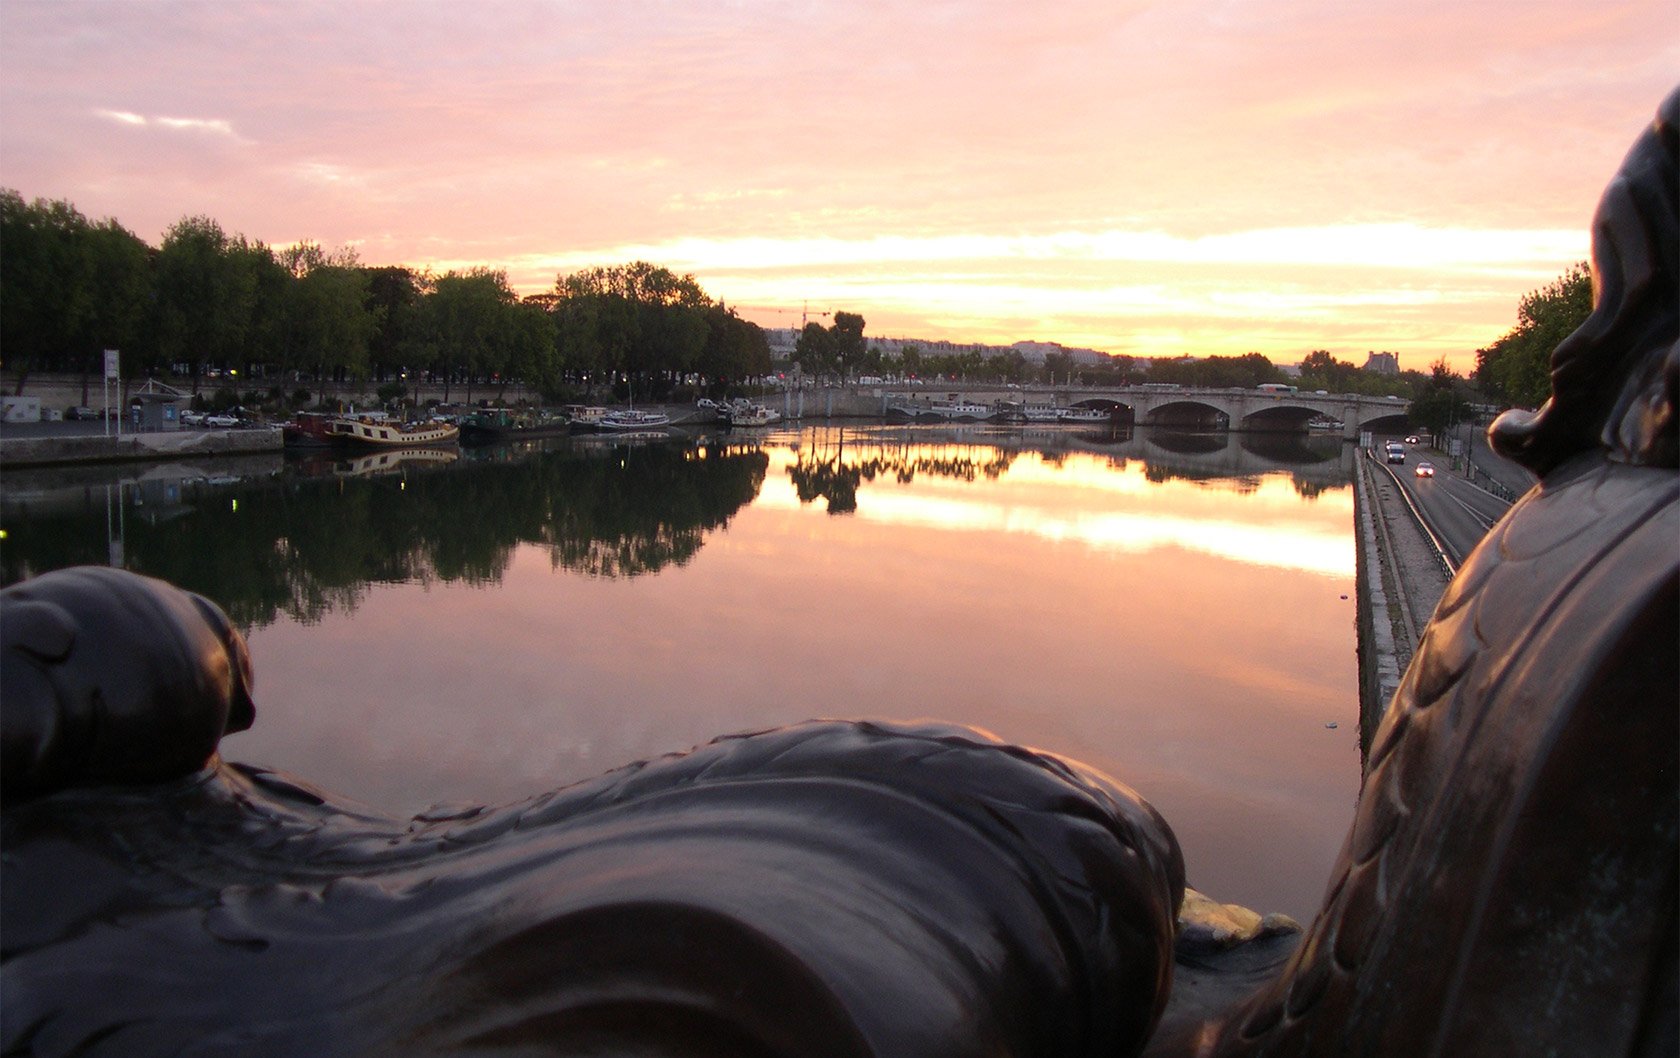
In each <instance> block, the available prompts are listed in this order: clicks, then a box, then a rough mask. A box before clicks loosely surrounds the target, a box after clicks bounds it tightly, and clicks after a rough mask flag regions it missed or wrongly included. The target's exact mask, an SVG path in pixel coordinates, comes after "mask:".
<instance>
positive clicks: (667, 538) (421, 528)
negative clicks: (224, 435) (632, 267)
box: [5, 444, 769, 627]
mask: <svg viewBox="0 0 1680 1058" xmlns="http://www.w3.org/2000/svg"><path fill="white" fill-rule="evenodd" d="M768 466H769V457H768V456H767V455H766V454H765V453H764V452H762V451H758V450H756V449H750V450H742V449H733V450H732V449H725V448H721V447H718V448H710V449H696V448H691V447H686V446H677V445H664V444H661V445H651V446H628V445H624V446H618V447H615V448H613V449H611V450H609V451H603V452H597V453H592V454H591V455H587V456H586V455H580V454H579V453H578V452H576V451H569V450H557V451H548V452H538V453H533V454H532V455H531V456H529V457H528V458H521V459H520V460H518V461H507V462H485V461H474V462H471V463H465V462H463V463H458V464H455V465H454V466H451V467H447V468H443V469H431V468H427V469H419V470H405V471H403V472H400V473H394V474H389V475H384V476H380V477H365V478H303V477H298V476H294V475H280V476H277V477H275V478H273V479H270V480H266V481H261V482H256V483H247V484H243V485H240V486H237V487H231V488H229V487H217V488H212V487H209V486H204V485H199V486H194V487H188V488H185V489H183V492H182V495H181V497H180V509H179V511H178V512H177V513H176V514H175V516H174V517H172V518H171V519H170V520H168V521H167V522H160V523H158V524H151V523H150V522H148V521H147V519H146V518H145V517H143V516H142V509H141V508H134V509H132V510H131V511H130V512H129V514H128V517H127V521H126V526H125V529H126V532H125V534H124V536H125V539H124V552H125V558H124V565H126V566H127V567H128V568H129V569H132V570H135V571H136V572H140V573H146V574H149V575H152V576H157V577H162V578H164V579H166V580H170V581H173V582H174V583H176V584H179V585H181V586H182V587H185V588H188V589H190V590H193V591H197V592H201V593H203V594H205V595H207V596H209V597H210V598H213V599H215V600H216V601H217V602H219V603H221V604H222V606H223V607H225V608H226V609H227V610H228V612H229V614H230V615H231V616H232V617H233V619H234V620H235V621H236V622H238V623H239V624H241V625H243V626H245V627H253V626H261V625H264V624H268V623H270V622H272V621H273V620H275V619H276V617H278V616H279V615H281V614H285V615H287V616H290V617H293V618H295V619H298V620H301V621H305V622H312V621H316V620H319V619H320V618H321V617H323V616H325V615H326V614H327V613H329V612H332V611H334V610H342V609H353V608H355V607H356V606H357V605H358V604H359V603H360V602H361V600H362V598H363V597H364V595H365V594H366V592H367V590H368V586H369V585H371V584H376V583H419V584H430V583H434V582H437V581H447V582H464V583H468V584H489V583H494V582H496V581H498V580H500V578H501V576H502V574H503V572H504V571H505V570H506V569H507V566H508V563H509V561H510V560H511V558H512V555H513V552H514V549H515V548H516V547H518V546H520V545H537V546H541V547H545V548H546V549H547V550H548V552H549V555H550V558H551V561H552V562H553V563H554V565H555V566H557V567H565V568H568V569H574V570H577V571H579V572H583V573H588V574H591V575H594V576H605V577H621V576H623V577H628V576H636V575H638V574H641V573H649V572H653V571H655V570H658V569H661V568H663V567H664V566H666V565H669V564H671V563H681V562H685V561H687V560H688V559H689V558H691V557H692V556H693V555H694V554H695V552H697V551H698V550H699V549H700V547H701V545H702V543H703V542H704V538H705V535H706V533H707V532H709V531H711V530H714V529H717V528H719V527H721V526H723V525H725V524H727V523H728V521H729V519H730V518H731V517H733V516H734V514H735V512H737V511H738V510H740V509H741V507H743V506H745V505H746V504H748V503H750V502H751V501H752V500H753V499H754V498H755V497H756V496H757V495H758V490H759V489H760V488H761V487H762V485H763V483H764V475H765V472H766V469H767V468H768ZM20 535H21V539H20ZM12 537H13V538H12V539H11V540H9V541H8V545H9V546H8V555H7V559H8V565H7V566H6V568H5V573H6V575H7V577H8V582H10V581H11V580H15V579H19V578H20V577H21V576H22V575H23V573H25V572H30V571H41V570H46V569H55V568H59V567H61V566H68V565H77V564H82V563H104V562H106V561H108V554H107V552H106V532H105V508H104V505H103V492H101V493H100V498H99V499H98V501H97V502H94V501H92V500H90V501H89V502H88V503H87V504H86V505H85V507H84V508H83V509H82V510H81V511H80V512H79V513H77V514H73V515H61V516H58V517H55V518H53V519H47V520H44V521H41V522H31V523H30V525H29V527H28V529H27V530H25V531H24V532H22V533H21V534H20V533H17V532H14V533H13V534H12ZM64 542H75V543H71V544H66V543H64ZM20 554H22V555H27V558H24V559H19V558H18V556H19V555H20ZM14 574H15V575H14Z"/></svg>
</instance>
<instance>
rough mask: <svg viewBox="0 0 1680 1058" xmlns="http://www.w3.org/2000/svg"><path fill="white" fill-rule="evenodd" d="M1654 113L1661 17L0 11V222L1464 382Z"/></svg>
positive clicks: (345, 7)
mask: <svg viewBox="0 0 1680 1058" xmlns="http://www.w3.org/2000/svg"><path fill="white" fill-rule="evenodd" d="M1677 80H1680V15H1677V14H1676V12H1675V8H1674V6H1673V0H1638V2H1615V0H1593V2H1588V0H1510V2H1506V0H1439V2H1438V0H1170V2H1169V0H1162V2H1156V3H1149V2H1141V0H1133V2H1128V0H1063V2H1059V3H1056V4H1023V3H1020V2H1018V0H1011V2H1008V3H991V2H964V3H956V2H939V0H924V2H915V3H911V2H857V0H806V2H782V3H778V2H771V0H727V2H718V0H672V2H669V3H654V2H638V0H614V2H611V3H606V2H602V3H573V2H553V3H534V2H533V3H502V4H494V3H482V2H473V3H421V2H418V0H388V2H372V0H367V2H353V0H352V2H336V3H323V4H310V3H303V2H281V3H271V4H263V3H254V2H249V3H248V2H240V0H224V2H217V3H150V2H144V0H126V2H118V0H108V2H76V0H53V2H39V0H4V2H3V3H0V185H3V186H5V187H9V188H13V189H15V190H17V191H19V192H20V193H21V194H22V195H23V196H24V197H25V198H28V199H33V198H38V197H39V198H52V199H67V200H69V201H70V202H72V203H74V204H75V205H76V206H77V207H78V208H79V209H81V211H82V212H84V213H86V214H88V215H89V216H91V217H93V218H95V219H101V218H105V217H113V218H115V219H117V220H118V221H120V222H121V223H122V224H124V225H125V226H126V227H128V228H129V229H130V230H132V231H134V232H135V233H136V234H138V235H139V236H140V237H142V238H143V239H145V240H146V241H148V242H150V243H152V244H153V245H157V244H158V243H159V242H161V241H162V238H163V235H164V232H165V231H166V230H167V229H168V227H169V226H170V225H171V224H173V223H174V222H175V221H177V220H179V219H180V218H182V217H183V216H188V215H198V214H203V215H208V216H210V217H213V218H215V219H216V220H217V221H219V222H220V223H221V224H222V226H223V227H224V228H225V229H227V230H228V231H229V232H231V233H237V234H242V235H245V236H247V237H248V238H251V239H254V240H260V241H263V242H266V243H269V244H270V245H275V246H279V245H284V244H288V243H291V242H294V241H297V240H303V239H308V240H313V241H315V242H318V243H321V244H322V245H324V246H326V247H328V248H333V249H336V248H338V247H342V246H351V247H354V248H355V250H356V252H357V253H358V255H359V256H360V259H361V260H362V261H363V262H364V263H368V264H407V265H411V266H414V267H416V268H431V269H433V270H434V271H436V272H440V273H441V272H443V271H446V270H449V269H464V268H468V267H473V266H478V265H485V266H489V267H492V268H502V269H506V271H507V273H508V276H509V279H510V280H511V282H512V283H513V285H514V286H515V288H517V289H518V290H520V291H521V292H522V293H533V292H536V291H539V290H543V289H549V288H551V287H552V285H553V283H554V279H555V276H556V275H557V274H560V273H566V272H571V271H575V270H578V269H580V268H585V267H589V266H592V265H610V264H619V263H623V262H626V261H630V260H634V259H638V258H639V259H646V260H649V261H652V262H654V263H656V264H661V265H664V266H666V267H669V268H671V269H672V270H674V271H677V272H689V273H692V274H693V275H694V276H695V278H696V279H697V280H699V282H700V284H701V285H702V286H703V287H704V288H705V290H706V291H707V292H708V293H709V294H711V295H712V296H713V297H716V298H721V299H723V300H724V301H726V302H728V303H730V304H732V305H735V306H737V307H738V308H739V309H740V311H741V313H742V315H744V316H746V317H747V318H749V319H753V320H755V321H757V322H759V323H761V324H764V325H766V326H787V325H789V324H792V325H797V324H798V322H799V319H800V313H801V310H802V308H803V307H804V306H806V305H809V308H810V311H811V313H812V314H813V315H814V314H817V313H820V312H824V311H832V310H837V309H844V310H849V311H853V312H857V313H860V314H862V315H863V316H864V317H865V318H866V320H867V321H868V324H867V333H868V334H870V335H883V336H916V337H923V338H946V339H951V340H954V341H965V342H966V341H980V342H988V343H1007V342H1010V341H1014V340H1018V339H1035V340H1040V341H1060V342H1063V343H1065V344H1069V345H1077V346H1090V347H1093V348H1097V349H1103V350H1107V351H1109V352H1114V353H1125V354H1131V355H1139V356H1173V355H1178V354H1181V353H1189V354H1192V355H1209V354H1221V355H1234V354H1240V353H1243V352H1248V351H1251V350H1253V351H1259V352H1263V353H1265V354H1266V355H1268V356H1270V357H1271V358H1272V359H1273V360H1274V361H1277V362H1279V363H1293V362H1296V361H1299V360H1300V358H1301V357H1302V356H1303V355H1305V354H1306V353H1307V352H1309V351H1310V350H1313V349H1319V348H1324V349H1329V350H1330V351H1331V352H1333V353H1335V354H1336V355H1337V356H1339V357H1341V358H1343V359H1349V360H1353V361H1355V362H1356V363H1363V361H1364V356H1365V353H1366V352H1367V351H1368V350H1373V349H1385V350H1394V351H1398V352H1399V353H1400V354H1401V365H1402V366H1403V367H1408V368H1411V367H1415V368H1420V369H1426V368H1427V367H1428V365H1429V363H1430V362H1431V361H1433V360H1434V359H1436V358H1437V357H1439V356H1442V355H1445V356H1446V357H1447V358H1448V360H1449V362H1451V363H1452V364H1453V365H1454V366H1455V367H1457V368H1459V369H1460V370H1468V369H1469V368H1470V367H1471V366H1472V365H1473V362H1474V351H1475V349H1476V348H1477V347H1478V346H1482V345H1486V344H1488V343H1489V342H1491V341H1492V340H1494V339H1495V338H1497V337H1499V336H1500V335H1501V334H1503V333H1504V332H1505V331H1507V330H1509V329H1510V328H1511V326H1512V325H1513V324H1514V323H1515V321H1516V306H1517V301H1518V299H1519V298H1520V297H1521V296H1522V294H1524V293H1525V292H1527V291H1529V290H1533V289H1535V288H1537V287H1539V286H1543V285H1544V284H1546V283H1547V282H1550V281H1551V280H1552V279H1555V278H1556V277H1557V276H1558V275H1559V274H1560V273H1562V272H1563V271H1564V270H1565V269H1567V268H1568V266H1569V265H1570V264H1571V263H1573V262H1575V261H1579V260H1584V259H1585V258H1586V257H1587V252H1588V243H1587V235H1586V228H1587V225H1588V222H1589V221H1590V219H1591V215H1592V211H1593V208H1594V206H1595V204H1596V203H1597V200H1598V196H1599V194H1600V193H1601V191H1602V190H1603V188H1604V185H1605V182H1606V181H1607V180H1608V179H1609V177H1610V176H1611V175H1612V173H1613V172H1614V171H1615V169H1616V167H1617V165H1618V164H1619V162H1620V161H1621V159H1622V157H1623V155H1624V154H1625V153H1626V151H1627V148H1628V147H1629V146H1630V145H1631V144H1632V142H1633V140H1634V138H1635V137H1636V136H1637V135H1638V134H1639V132H1640V130H1641V129H1642V128H1643V127H1644V126H1645V125H1646V124H1647V123H1648V122H1649V120H1650V118H1651V116H1652V115H1653V114H1654V112H1655V110H1656V107H1657V104H1658V102H1659V101H1660V100H1661V98H1662V97H1663V95H1665V94H1666V93H1667V92H1668V91H1669V90H1670V89H1672V88H1673V87H1674V85H1675V83H1676V82H1677Z"/></svg>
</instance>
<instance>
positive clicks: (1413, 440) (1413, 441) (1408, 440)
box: [1406, 434, 1418, 445]
mask: <svg viewBox="0 0 1680 1058" xmlns="http://www.w3.org/2000/svg"><path fill="white" fill-rule="evenodd" d="M1406 443H1407V444H1409V445H1415V444H1417V443H1418V439H1417V434H1412V435H1411V436H1410V437H1408V438H1406Z"/></svg>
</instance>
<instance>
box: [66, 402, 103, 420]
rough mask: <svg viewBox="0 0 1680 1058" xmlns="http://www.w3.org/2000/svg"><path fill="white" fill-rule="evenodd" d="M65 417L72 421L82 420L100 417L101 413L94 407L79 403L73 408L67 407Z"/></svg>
mask: <svg viewBox="0 0 1680 1058" xmlns="http://www.w3.org/2000/svg"><path fill="white" fill-rule="evenodd" d="M64 417H65V418H66V419H69V420H71V421H72V422H81V421H82V420H84V419H86V420H93V419H97V418H99V413H98V412H96V411H94V410H93V409H92V408H89V407H85V406H83V405H80V404H78V405H76V406H75V407H73V408H65V409H64Z"/></svg>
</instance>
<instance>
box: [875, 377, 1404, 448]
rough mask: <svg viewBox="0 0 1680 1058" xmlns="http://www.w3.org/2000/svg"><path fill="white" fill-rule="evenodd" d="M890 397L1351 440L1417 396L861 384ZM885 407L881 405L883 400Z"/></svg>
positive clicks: (1400, 420)
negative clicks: (1326, 427)
mask: <svg viewBox="0 0 1680 1058" xmlns="http://www.w3.org/2000/svg"><path fill="white" fill-rule="evenodd" d="M860 393H862V394H866V395H871V396H873V395H879V396H880V397H881V398H882V399H883V400H884V401H885V400H897V399H905V398H919V399H922V400H926V399H928V398H930V397H932V398H936V399H937V398H939V397H942V396H950V395H960V396H961V397H963V398H964V399H967V400H973V401H976V402H979V403H983V404H990V403H993V402H994V401H1000V400H1029V401H1054V402H1055V403H1056V404H1059V405H1064V406H1068V405H1080V406H1088V407H1089V406H1096V407H1102V406H1107V407H1114V406H1116V405H1119V406H1122V407H1125V408H1127V409H1129V410H1130V411H1131V413H1132V416H1133V422H1134V423H1136V425H1138V426H1160V425H1167V424H1170V423H1174V422H1176V423H1179V424H1181V425H1191V426H1196V427H1199V428H1203V429H1206V428H1214V429H1224V430H1234V431H1242V432H1279V431H1290V432H1293V431H1299V430H1304V429H1306V425H1307V423H1308V422H1309V421H1310V420H1312V419H1316V418H1319V417H1321V416H1322V417H1324V418H1327V419H1333V420H1335V421H1337V422H1340V423H1341V424H1342V428H1341V435H1342V439H1343V440H1346V441H1357V440H1359V435H1360V432H1361V431H1364V430H1379V431H1380V430H1392V431H1395V432H1399V431H1402V430H1404V429H1405V428H1406V425H1407V418H1406V413H1407V411H1408V410H1409V409H1410V408H1411V406H1412V402H1411V401H1409V400H1405V399H1401V398H1397V397H1371V396H1365V395H1362V394H1358V393H1318V392H1300V391H1296V392H1293V393H1290V392H1279V391H1270V390H1261V389H1197V388H1192V387H1189V386H1161V385H1142V386H1077V387H1069V386H1029V387H1025V388H1013V389H1012V388H1009V387H1007V386H1000V385H998V384H996V383H991V384H986V385H981V384H973V383H969V384H965V383H943V384H939V385H932V386H914V387H907V386H880V387H871V388H867V389H862V390H860ZM883 407H884V404H883Z"/></svg>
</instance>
